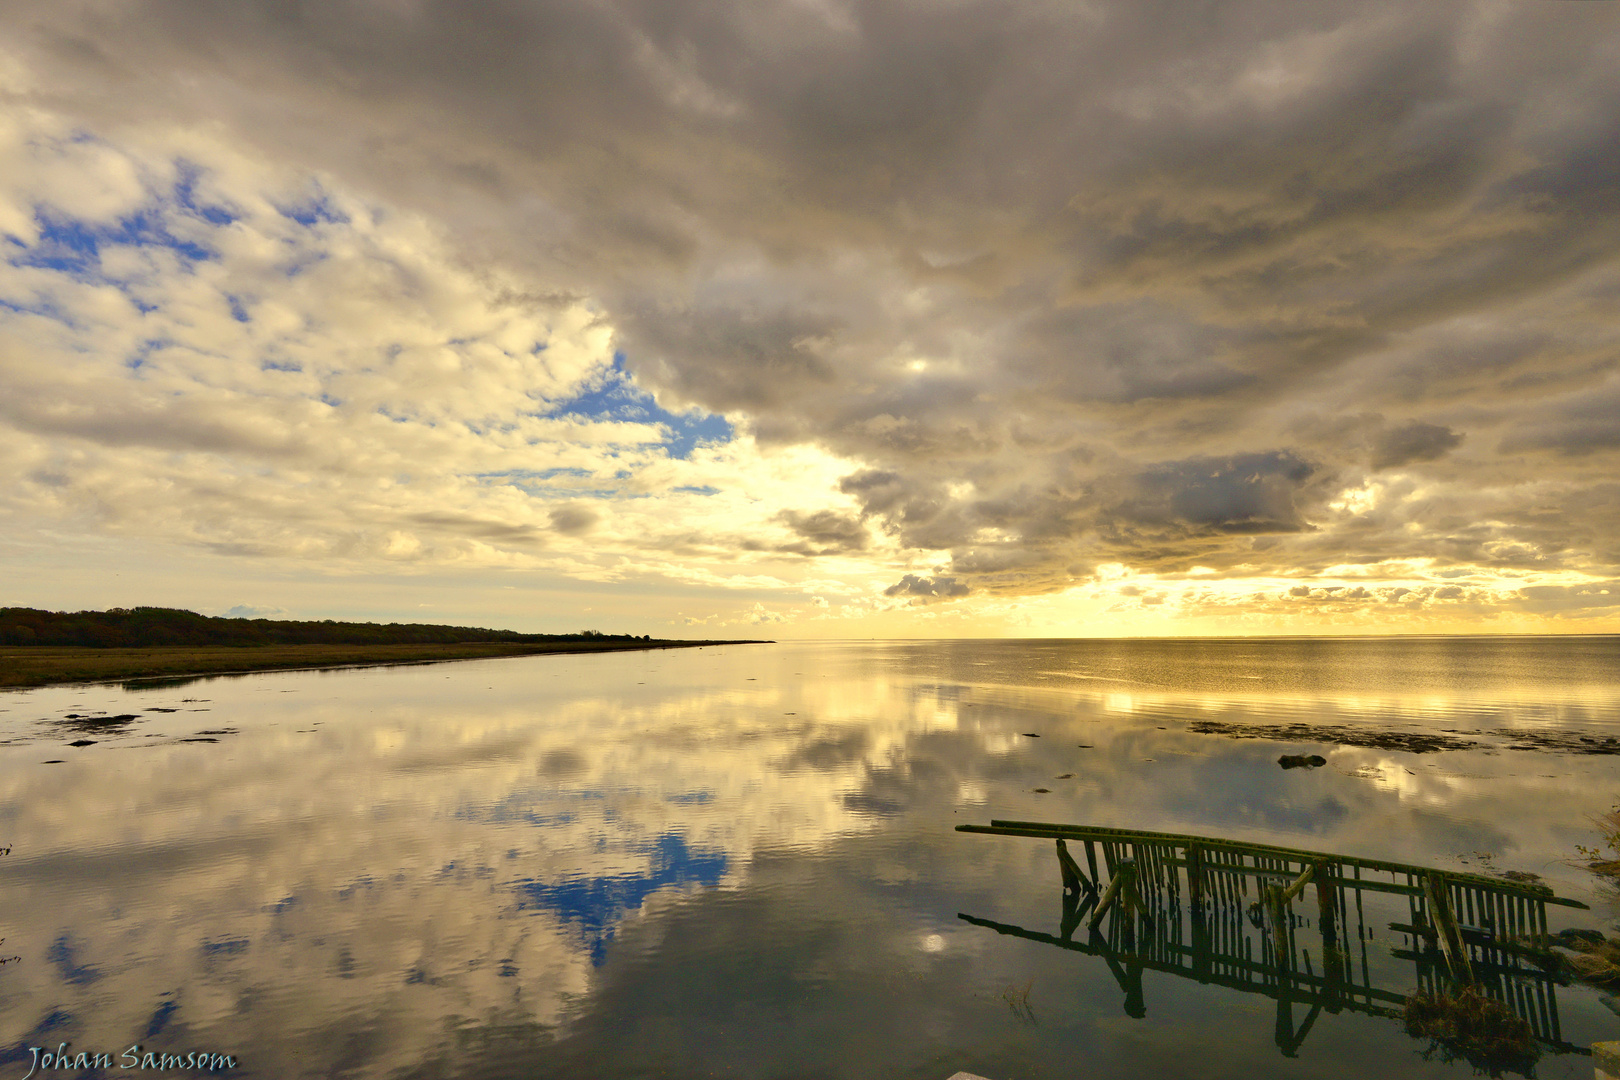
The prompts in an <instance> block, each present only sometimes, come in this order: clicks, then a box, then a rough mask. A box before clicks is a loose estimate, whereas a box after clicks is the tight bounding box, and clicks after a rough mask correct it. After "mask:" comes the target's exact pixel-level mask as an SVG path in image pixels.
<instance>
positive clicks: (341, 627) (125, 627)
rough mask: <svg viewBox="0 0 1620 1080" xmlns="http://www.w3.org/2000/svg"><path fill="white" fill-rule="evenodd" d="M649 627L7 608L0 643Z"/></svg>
mask: <svg viewBox="0 0 1620 1080" xmlns="http://www.w3.org/2000/svg"><path fill="white" fill-rule="evenodd" d="M649 640H651V638H650V637H649V636H648V635H646V634H643V635H642V636H641V637H639V638H638V637H636V636H635V635H634V634H604V633H602V632H601V631H598V630H583V631H581V632H579V633H577V634H520V633H518V632H517V631H515V630H483V629H479V628H477V627H470V626H436V625H432V624H429V623H386V624H384V623H351V622H333V621H332V620H331V619H325V620H322V621H321V622H295V621H292V620H282V619H224V618H215V617H212V616H208V615H198V614H197V613H196V612H194V611H182V610H180V609H178V608H160V607H138V608H111V609H109V610H107V611H74V612H67V611H40V610H38V609H36V608H0V645H57V646H72V645H77V646H88V647H90V648H92V649H132V648H141V647H144V646H148V645H181V646H186V645H189V646H204V645H457V644H462V643H465V642H474V641H509V642H511V641H515V642H536V643H540V642H548V641H649Z"/></svg>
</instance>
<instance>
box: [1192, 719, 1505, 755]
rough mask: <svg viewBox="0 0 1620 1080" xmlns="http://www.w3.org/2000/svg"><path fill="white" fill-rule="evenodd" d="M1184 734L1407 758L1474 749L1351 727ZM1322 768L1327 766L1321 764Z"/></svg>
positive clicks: (1218, 727)
mask: <svg viewBox="0 0 1620 1080" xmlns="http://www.w3.org/2000/svg"><path fill="white" fill-rule="evenodd" d="M1187 730H1189V731H1196V732H1198V733H1199V734H1200V735H1225V736H1226V737H1227V738H1229V739H1272V740H1274V741H1276V742H1293V743H1301V742H1331V743H1338V744H1340V745H1341V746H1365V747H1368V748H1370V749H1374V750H1405V751H1406V752H1408V753H1411V754H1428V753H1433V752H1435V751H1437V750H1471V749H1473V748H1474V747H1476V746H1478V745H1479V743H1478V741H1476V740H1474V739H1459V738H1457V737H1456V736H1453V735H1441V734H1438V733H1434V732H1428V731H1378V730H1376V729H1364V728H1353V727H1333V726H1329V725H1323V726H1315V725H1311V724H1225V723H1221V722H1219V721H1216V720H1197V721H1194V722H1193V723H1191V724H1188V725H1187ZM1323 764H1324V765H1325V764H1327V763H1326V762H1325V761H1324V762H1323Z"/></svg>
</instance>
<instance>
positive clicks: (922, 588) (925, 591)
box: [883, 574, 972, 603]
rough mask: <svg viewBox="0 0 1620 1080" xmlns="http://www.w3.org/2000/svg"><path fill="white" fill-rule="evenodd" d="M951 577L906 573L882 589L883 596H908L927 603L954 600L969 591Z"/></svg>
mask: <svg viewBox="0 0 1620 1080" xmlns="http://www.w3.org/2000/svg"><path fill="white" fill-rule="evenodd" d="M971 591H972V590H970V589H969V588H968V587H967V586H966V585H964V584H962V583H961V582H960V581H957V580H956V579H955V578H953V577H946V576H943V575H941V576H939V577H919V576H918V575H916V574H907V575H906V576H905V577H903V578H901V579H900V580H899V581H897V582H895V583H894V584H893V585H890V586H889V587H888V588H887V589H884V590H883V595H884V596H909V597H912V598H914V599H917V600H921V601H923V602H924V603H927V602H929V601H932V600H954V599H957V598H958V597H962V596H966V595H967V594H968V593H969V592H971Z"/></svg>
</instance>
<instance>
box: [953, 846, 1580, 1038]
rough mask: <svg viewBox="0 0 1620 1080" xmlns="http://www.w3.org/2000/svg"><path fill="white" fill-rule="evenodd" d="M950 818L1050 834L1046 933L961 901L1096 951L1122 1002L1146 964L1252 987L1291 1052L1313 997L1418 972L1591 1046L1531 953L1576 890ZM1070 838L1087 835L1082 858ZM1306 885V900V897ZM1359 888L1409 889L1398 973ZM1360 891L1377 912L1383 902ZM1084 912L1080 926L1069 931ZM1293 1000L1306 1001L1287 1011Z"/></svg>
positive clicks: (1332, 1009) (1378, 1009) (1142, 1011)
mask: <svg viewBox="0 0 1620 1080" xmlns="http://www.w3.org/2000/svg"><path fill="white" fill-rule="evenodd" d="M957 831H958V832H968V833H988V834H992V835H999V836H1025V837H1042V838H1049V839H1053V840H1055V841H1056V844H1057V859H1058V867H1059V873H1060V877H1061V880H1062V882H1063V886H1064V894H1063V908H1062V918H1061V924H1060V928H1059V932H1058V934H1056V935H1052V934H1043V933H1039V932H1036V931H1031V930H1026V929H1024V928H1022V927H1018V926H1012V925H1010V924H1006V923H998V922H994V921H991V920H988V919H980V918H975V917H974V916H971V915H966V914H963V915H960V916H959V917H960V918H962V919H963V920H965V921H966V922H969V923H972V924H974V925H976V926H986V927H989V928H991V929H993V930H996V931H997V932H999V933H1003V934H1010V935H1013V936H1015V937H1022V938H1026V939H1028V940H1031V941H1040V942H1044V943H1046V944H1050V945H1055V946H1058V947H1060V948H1064V949H1070V950H1073V951H1076V952H1081V953H1086V954H1088V955H1092V956H1099V957H1101V958H1102V959H1103V960H1104V962H1105V963H1106V964H1107V965H1108V968H1109V970H1110V971H1111V972H1112V973H1113V976H1114V978H1115V979H1116V980H1117V981H1118V983H1119V985H1120V989H1121V990H1122V991H1123V992H1124V994H1125V1011H1126V1012H1127V1013H1128V1014H1130V1015H1132V1016H1136V1017H1141V1016H1144V1015H1146V1011H1147V1004H1146V999H1145V995H1144V993H1143V988H1142V974H1143V972H1144V971H1161V972H1165V973H1168V974H1172V975H1177V976H1181V977H1183V978H1188V979H1194V980H1197V981H1198V982H1200V983H1206V984H1212V985H1217V986H1224V987H1228V988H1230V989H1232V990H1237V991H1241V992H1245V993H1257V994H1263V995H1265V996H1267V997H1270V998H1273V999H1274V1000H1275V1001H1276V1003H1277V1029H1276V1041H1277V1045H1278V1048H1279V1049H1280V1050H1281V1051H1282V1052H1283V1053H1284V1054H1285V1055H1288V1056H1293V1055H1294V1054H1295V1053H1296V1052H1297V1051H1298V1049H1299V1047H1300V1046H1301V1045H1302V1044H1303V1043H1304V1041H1305V1038H1306V1036H1307V1035H1308V1034H1309V1033H1310V1030H1311V1027H1312V1025H1313V1024H1315V1023H1316V1021H1317V1018H1318V1017H1319V1016H1320V1015H1321V1014H1322V1013H1323V1012H1328V1013H1337V1012H1339V1011H1341V1010H1343V1009H1349V1010H1351V1011H1354V1012H1361V1013H1369V1014H1372V1015H1377V1016H1389V1017H1400V1016H1401V1015H1402V1007H1403V1006H1404V1004H1405V1002H1406V1000H1407V996H1408V994H1409V993H1410V992H1411V991H1412V989H1413V988H1414V987H1416V988H1417V989H1419V990H1424V991H1427V992H1429V993H1431V994H1438V993H1441V992H1443V991H1445V990H1447V989H1449V988H1452V987H1458V986H1471V987H1473V988H1474V989H1475V990H1477V991H1479V992H1480V993H1483V994H1485V995H1488V996H1489V997H1492V998H1495V999H1497V1000H1498V1001H1501V1002H1503V1003H1504V1004H1506V1005H1507V1006H1508V1007H1509V1008H1511V1009H1512V1010H1513V1012H1514V1013H1515V1014H1516V1015H1518V1016H1519V1017H1521V1018H1523V1019H1524V1020H1526V1021H1528V1022H1529V1024H1530V1026H1531V1029H1532V1030H1533V1031H1534V1033H1535V1036H1536V1039H1537V1040H1538V1041H1539V1042H1540V1043H1541V1044H1542V1045H1543V1046H1544V1047H1546V1048H1547V1049H1550V1050H1553V1051H1555V1052H1559V1053H1581V1054H1586V1053H1590V1051H1589V1050H1587V1049H1586V1048H1584V1047H1580V1046H1576V1045H1573V1044H1571V1043H1569V1042H1566V1041H1565V1040H1564V1038H1563V1035H1562V1033H1561V1031H1560V1026H1559V1020H1558V1001H1557V996H1556V987H1557V985H1558V979H1557V977H1556V976H1555V975H1554V974H1552V973H1551V971H1550V970H1549V969H1548V967H1545V966H1543V965H1544V964H1545V961H1546V959H1547V953H1546V946H1545V941H1546V940H1547V939H1546V934H1547V907H1548V906H1549V905H1553V906H1564V907H1576V908H1584V907H1585V906H1586V905H1584V904H1582V903H1580V902H1579V901H1576V900H1570V899H1566V898H1562V897H1557V896H1554V895H1553V894H1552V892H1551V890H1549V889H1546V888H1545V887H1543V886H1538V885H1533V884H1529V883H1519V882H1511V881H1505V880H1500V879H1496V878H1488V877H1483V876H1481V875H1477V874H1460V873H1450V872H1443V871H1440V870H1435V869H1432V868H1426V867H1421V866H1415V865H1410V864H1405V863H1396V862H1390V861H1387V860H1380V859H1361V858H1356V857H1354V856H1345V855H1333V854H1328V853H1325V852H1314V851H1306V850H1303V849H1295V848H1283V847H1277V846H1274V845H1269V844H1248V843H1243V842H1241V841H1236V840H1229V839H1221V838H1216V837H1200V836H1185V835H1177V834H1172V833H1159V832H1149V831H1146V830H1132V829H1114V828H1104V827H1099V826H1082V825H1063V824H1053V823H1049V822H1032V821H1001V820H996V821H992V822H991V823H990V825H988V826H983V825H959V826H957ZM1070 842H1078V843H1082V844H1084V849H1085V859H1086V866H1085V867H1082V866H1081V865H1080V864H1079V863H1078V862H1077V861H1076V859H1075V858H1074V857H1073V855H1072V854H1071V853H1070V852H1069V850H1068V843H1070ZM1307 890H1309V893H1310V896H1311V899H1314V903H1311V902H1310V901H1309V900H1304V899H1302V898H1304V897H1305V896H1306V895H1307ZM1367 894H1378V897H1377V898H1378V899H1380V900H1385V901H1387V900H1388V899H1397V900H1398V899H1404V901H1405V908H1406V921H1405V922H1401V921H1398V920H1391V921H1389V922H1388V923H1387V924H1385V925H1387V927H1388V929H1389V930H1391V931H1393V932H1394V933H1395V934H1396V935H1397V940H1398V941H1399V942H1400V944H1399V945H1398V946H1397V947H1395V948H1394V949H1392V950H1390V951H1389V952H1388V955H1391V956H1393V957H1395V958H1397V959H1399V960H1404V961H1409V962H1410V963H1411V964H1413V965H1415V971H1414V970H1413V969H1412V968H1407V967H1406V966H1405V965H1401V967H1400V968H1399V969H1397V970H1399V971H1400V972H1401V974H1400V976H1399V978H1400V982H1401V985H1395V983H1396V981H1397V980H1396V977H1395V976H1394V973H1393V972H1391V971H1390V970H1388V967H1387V965H1385V964H1383V963H1380V962H1379V960H1380V959H1381V957H1380V956H1378V955H1377V954H1378V953H1379V952H1380V950H1379V949H1378V947H1377V946H1376V945H1374V946H1372V949H1373V953H1374V956H1373V957H1372V958H1371V959H1370V957H1369V944H1370V943H1372V942H1373V941H1374V937H1375V934H1374V931H1375V925H1376V924H1375V922H1374V921H1372V920H1376V919H1377V918H1378V916H1377V914H1374V915H1373V916H1372V917H1371V919H1370V918H1369V915H1368V910H1367V909H1368V907H1369V906H1370V905H1369V904H1367V903H1365V902H1364V901H1365V900H1366V899H1367ZM1296 901H1301V902H1300V903H1299V905H1298V906H1299V907H1302V908H1305V909H1306V912H1304V913H1302V912H1301V911H1299V910H1298V909H1297V908H1296ZM1371 906H1374V907H1375V908H1377V909H1379V910H1382V911H1383V913H1384V914H1386V915H1387V914H1388V911H1387V908H1386V907H1385V905H1384V904H1378V905H1371ZM1312 915H1314V918H1312ZM1082 922H1085V923H1086V924H1087V931H1088V932H1087V935H1086V937H1085V938H1084V939H1083V940H1078V941H1077V940H1075V933H1076V931H1077V930H1078V929H1079V928H1080V925H1081V923H1082ZM1313 923H1314V928H1315V931H1316V933H1315V934H1312V933H1311V932H1310V931H1311V929H1312V924H1313ZM1313 945H1314V946H1315V948H1314V954H1315V959H1314V960H1313V956H1312V954H1313ZM1380 982H1382V983H1383V985H1379V983H1380ZM1296 1008H1303V1009H1304V1010H1305V1013H1304V1017H1303V1019H1302V1020H1299V1021H1298V1022H1297V1023H1296V1019H1295V1018H1296V1015H1297V1014H1296V1011H1295V1010H1296Z"/></svg>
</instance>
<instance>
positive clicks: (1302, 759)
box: [1277, 754, 1327, 769]
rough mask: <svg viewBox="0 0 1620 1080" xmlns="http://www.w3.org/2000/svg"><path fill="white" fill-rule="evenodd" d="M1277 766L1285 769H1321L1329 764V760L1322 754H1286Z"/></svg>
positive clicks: (1278, 761) (1278, 760)
mask: <svg viewBox="0 0 1620 1080" xmlns="http://www.w3.org/2000/svg"><path fill="white" fill-rule="evenodd" d="M1277 764H1279V765H1281V766H1282V767H1283V768H1285V769H1320V768H1321V767H1322V766H1324V765H1326V764H1327V758H1325V757H1323V756H1322V755H1321V754H1284V755H1283V756H1282V757H1280V758H1278V759H1277Z"/></svg>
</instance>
